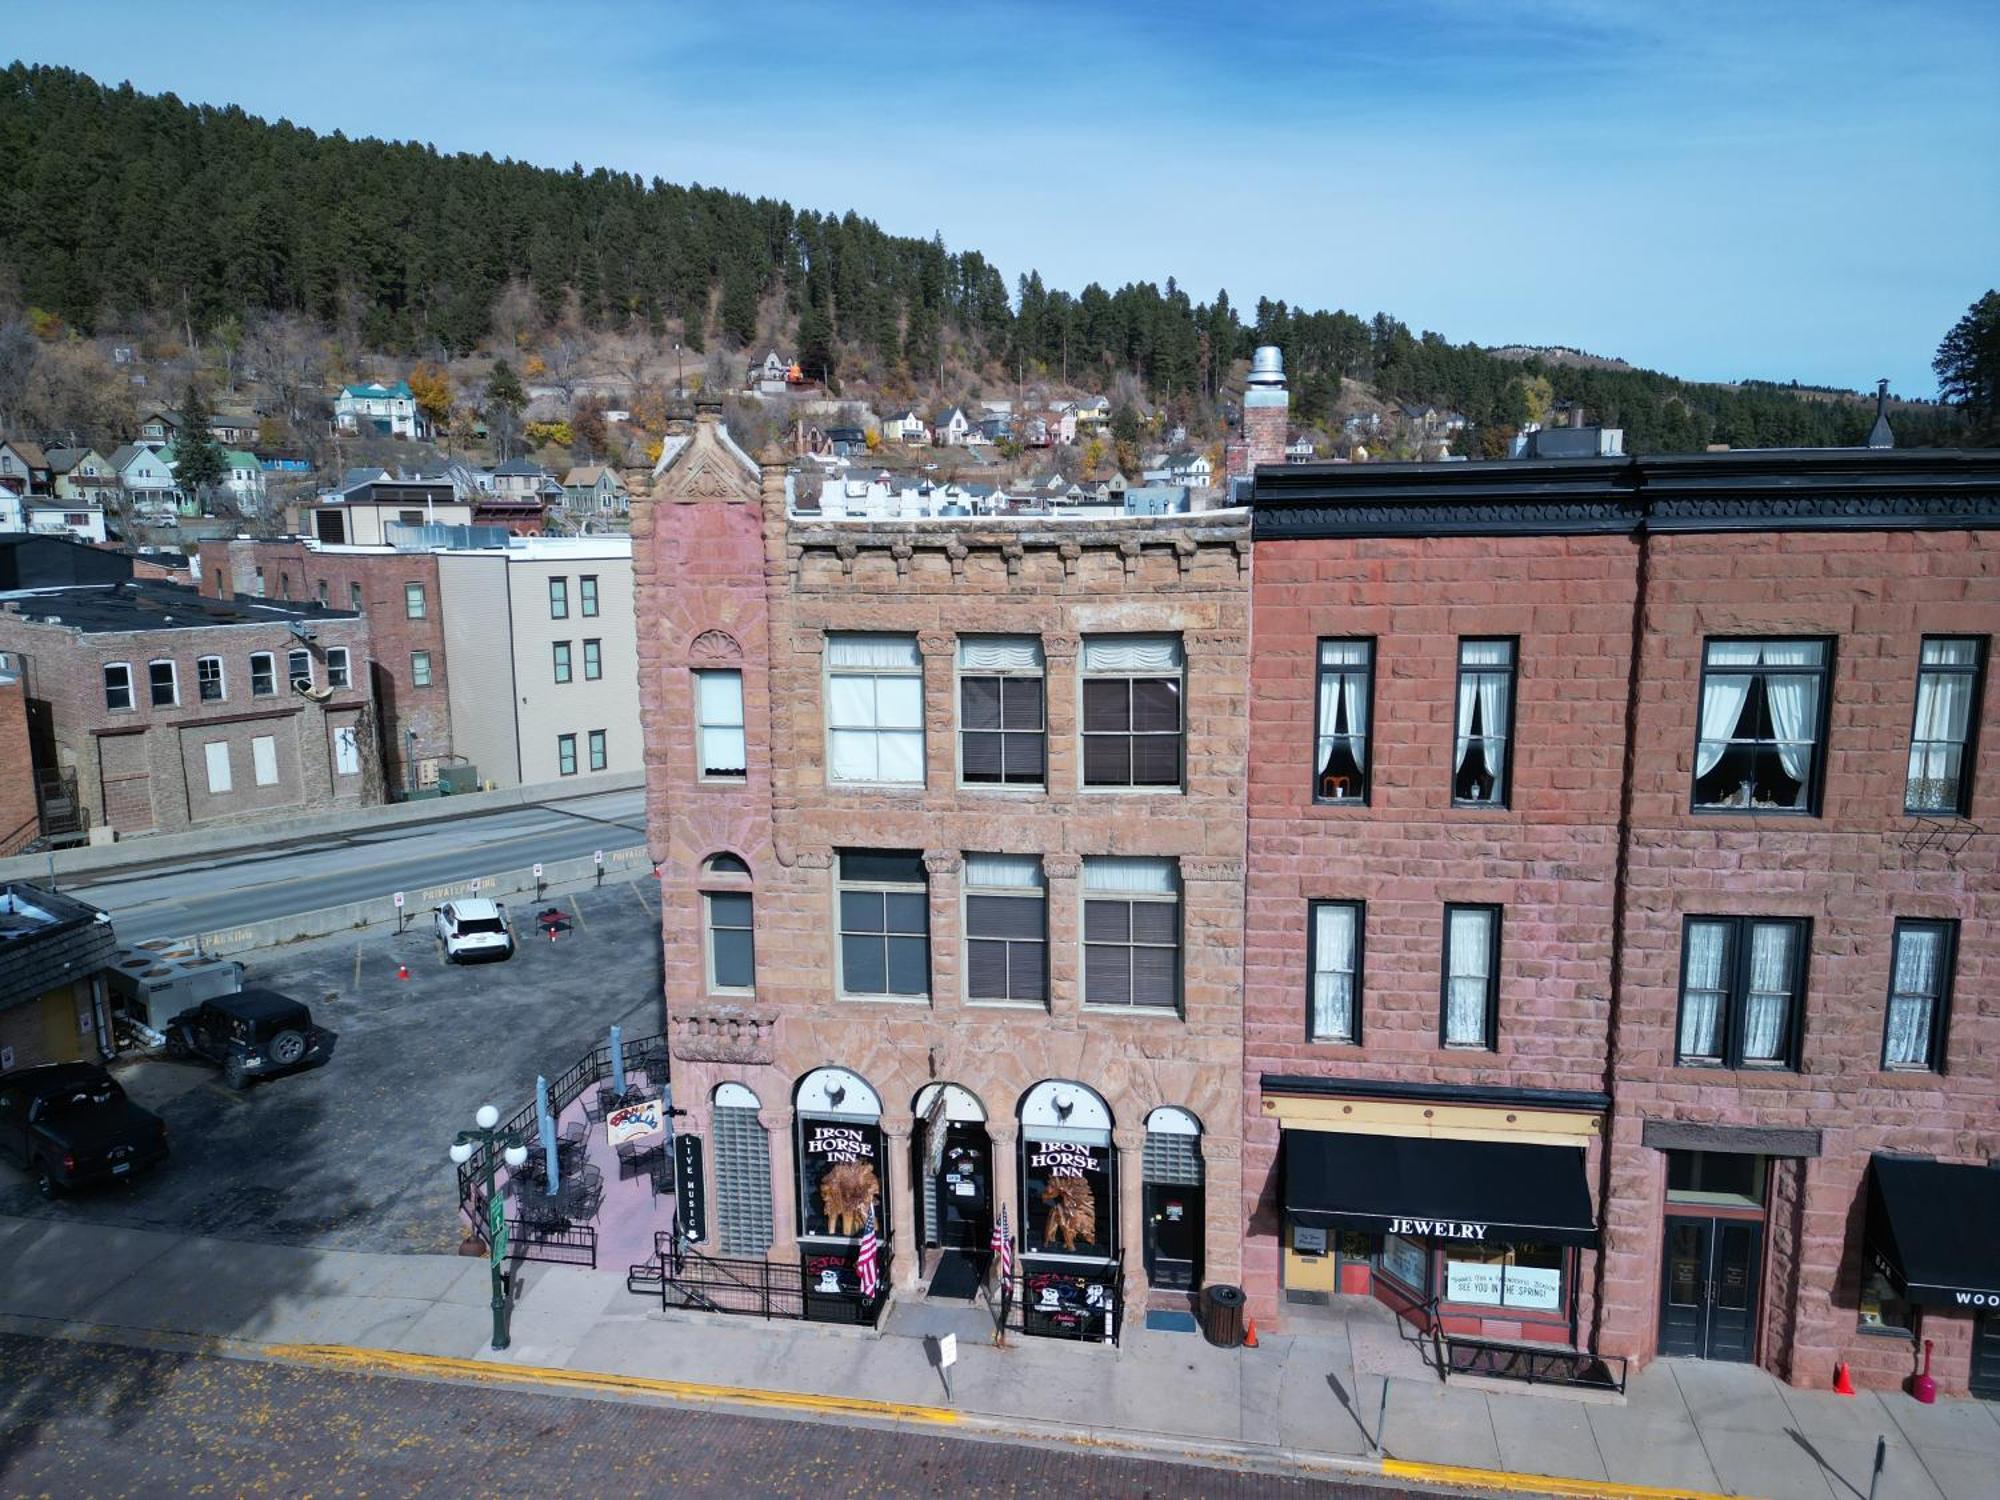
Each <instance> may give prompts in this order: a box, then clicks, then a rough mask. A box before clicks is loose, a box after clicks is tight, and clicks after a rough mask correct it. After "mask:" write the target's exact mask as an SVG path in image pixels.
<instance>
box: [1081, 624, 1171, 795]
mask: <svg viewBox="0 0 2000 1500" xmlns="http://www.w3.org/2000/svg"><path fill="white" fill-rule="evenodd" d="M1082 664H1083V784H1084V785H1085V786H1091V787H1132V788H1137V787H1178V786H1179V785H1180V784H1181V731H1182V716H1181V690H1182V680H1183V677H1184V676H1185V669H1186V660H1185V657H1184V656H1183V654H1182V650H1181V641H1180V637H1179V636H1173V635H1100V636H1086V637H1085V638H1084V642H1083V663H1082Z"/></svg>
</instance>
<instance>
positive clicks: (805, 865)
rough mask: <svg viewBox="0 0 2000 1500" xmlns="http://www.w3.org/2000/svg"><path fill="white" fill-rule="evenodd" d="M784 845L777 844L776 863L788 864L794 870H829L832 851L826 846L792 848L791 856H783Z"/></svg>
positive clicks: (831, 861)
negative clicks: (788, 857)
mask: <svg viewBox="0 0 2000 1500" xmlns="http://www.w3.org/2000/svg"><path fill="white" fill-rule="evenodd" d="M785 852H786V851H785V846H784V845H783V844H779V845H778V863H779V864H781V865H790V866H791V867H792V868H793V869H795V870H831V869H832V868H833V851H832V850H831V849H827V848H810V849H794V850H792V851H791V856H792V857H791V858H790V859H786V858H785Z"/></svg>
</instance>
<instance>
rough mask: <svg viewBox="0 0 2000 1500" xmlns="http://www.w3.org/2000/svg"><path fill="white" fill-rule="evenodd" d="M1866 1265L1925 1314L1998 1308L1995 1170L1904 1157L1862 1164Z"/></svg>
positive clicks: (1999, 1209) (1999, 1185)
mask: <svg viewBox="0 0 2000 1500" xmlns="http://www.w3.org/2000/svg"><path fill="white" fill-rule="evenodd" d="M1867 1233H1868V1239H1867V1250H1868V1255H1869V1258H1870V1259H1871V1260H1872V1261H1873V1262H1874V1263H1875V1264H1876V1265H1877V1266H1879V1267H1880V1268H1881V1269H1882V1270H1883V1271H1884V1272H1885V1273H1886V1274H1887V1275H1888V1277H1889V1280H1890V1281H1891V1282H1893V1283H1894V1284H1895V1286H1896V1288H1897V1290H1898V1291H1900V1292H1902V1294H1903V1295H1904V1296H1905V1297H1906V1298H1908V1299H1909V1300H1910V1301H1912V1302H1917V1303H1922V1304H1925V1305H1927V1306H1930V1307H1956V1308H1962V1309H1965V1310H1966V1311H1968V1312H1969V1311H1972V1310H1974V1309H1977V1308H1982V1307H2000V1171H1996V1170H1995V1169H1993V1168H1992V1167H1978V1166H1962V1165H1956V1164H1953V1163H1950V1162H1940V1161H1912V1160H1910V1159H1909V1158H1907V1157H1899V1156H1876V1157H1871V1158H1870V1159H1869V1162H1868V1231H1867Z"/></svg>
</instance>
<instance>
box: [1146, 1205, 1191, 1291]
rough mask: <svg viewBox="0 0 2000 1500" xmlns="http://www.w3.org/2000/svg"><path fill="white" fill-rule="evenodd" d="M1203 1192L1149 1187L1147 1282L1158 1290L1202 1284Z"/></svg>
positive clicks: (1147, 1208)
mask: <svg viewBox="0 0 2000 1500" xmlns="http://www.w3.org/2000/svg"><path fill="white" fill-rule="evenodd" d="M1201 1228H1202V1201H1201V1189H1200V1188H1198V1187H1183V1186H1180V1185H1178V1184H1175V1183H1159V1182H1149V1183H1147V1184H1146V1279H1147V1280H1148V1281H1150V1282H1151V1283H1152V1284H1153V1285H1154V1286H1158V1287H1187V1288H1189V1289H1190V1290H1192V1289H1193V1288H1194V1287H1196V1286H1199V1285H1200V1284H1201Z"/></svg>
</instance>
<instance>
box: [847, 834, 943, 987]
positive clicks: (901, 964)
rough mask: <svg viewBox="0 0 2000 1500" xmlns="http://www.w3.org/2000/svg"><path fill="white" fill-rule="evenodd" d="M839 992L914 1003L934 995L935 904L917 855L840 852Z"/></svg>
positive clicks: (922, 862) (910, 853)
mask: <svg viewBox="0 0 2000 1500" xmlns="http://www.w3.org/2000/svg"><path fill="white" fill-rule="evenodd" d="M839 884H840V890H839V902H840V992H841V994H843V995H846V996H848V997H850V998H859V999H891V998H894V999H911V998H921V997H922V996H925V995H928V994H929V993H930V990H931V937H930V934H931V903H930V888H929V886H928V884H927V883H926V879H925V871H924V857H923V855H921V854H918V853H916V852H914V851H903V850H864V849H843V850H841V852H840V882H839Z"/></svg>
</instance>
